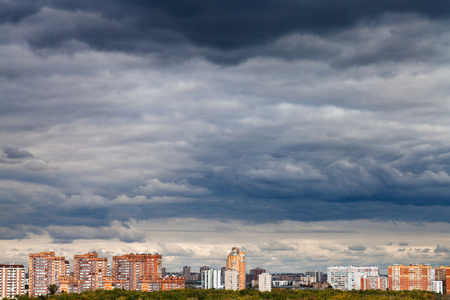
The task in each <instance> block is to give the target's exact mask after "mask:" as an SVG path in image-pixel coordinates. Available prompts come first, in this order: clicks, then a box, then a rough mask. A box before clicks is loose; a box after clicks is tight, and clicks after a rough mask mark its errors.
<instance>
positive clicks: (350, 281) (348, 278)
mask: <svg viewBox="0 0 450 300" xmlns="http://www.w3.org/2000/svg"><path fill="white" fill-rule="evenodd" d="M378 276H379V273H378V267H375V266H370V267H367V266H362V267H355V266H331V267H328V268H327V281H328V283H329V284H330V285H331V286H332V287H333V288H334V289H339V290H343V291H346V290H360V289H361V278H363V277H378Z"/></svg>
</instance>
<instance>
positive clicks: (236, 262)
mask: <svg viewBox="0 0 450 300" xmlns="http://www.w3.org/2000/svg"><path fill="white" fill-rule="evenodd" d="M227 270H235V271H237V272H238V289H239V290H242V289H245V251H243V250H239V249H238V248H236V247H233V248H232V249H231V252H230V254H228V259H227ZM225 273H226V272H225ZM225 277H226V274H225ZM225 283H226V279H225Z"/></svg>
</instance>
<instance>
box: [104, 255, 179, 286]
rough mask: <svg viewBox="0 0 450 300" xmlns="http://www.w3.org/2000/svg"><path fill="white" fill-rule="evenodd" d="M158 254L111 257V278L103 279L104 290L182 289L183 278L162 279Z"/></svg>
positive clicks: (160, 261) (170, 277)
mask: <svg viewBox="0 0 450 300" xmlns="http://www.w3.org/2000/svg"><path fill="white" fill-rule="evenodd" d="M161 264H162V256H161V255H159V254H125V255H122V256H113V263H112V276H111V277H104V278H103V282H104V289H105V290H112V289H115V288H123V289H128V290H138V291H161V290H171V289H184V286H185V283H184V277H175V276H166V277H162V266H161Z"/></svg>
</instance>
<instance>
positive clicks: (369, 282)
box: [361, 276, 389, 291]
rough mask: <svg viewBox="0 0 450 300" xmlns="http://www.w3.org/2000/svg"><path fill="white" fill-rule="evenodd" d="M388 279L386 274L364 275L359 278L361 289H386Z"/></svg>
mask: <svg viewBox="0 0 450 300" xmlns="http://www.w3.org/2000/svg"><path fill="white" fill-rule="evenodd" d="M388 287H389V280H388V277H386V276H364V277H362V278H361V290H383V291H385V290H387V289H388Z"/></svg>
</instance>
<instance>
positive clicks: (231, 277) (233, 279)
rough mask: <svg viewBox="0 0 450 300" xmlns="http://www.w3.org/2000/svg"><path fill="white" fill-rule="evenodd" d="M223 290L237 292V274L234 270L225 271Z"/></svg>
mask: <svg viewBox="0 0 450 300" xmlns="http://www.w3.org/2000/svg"><path fill="white" fill-rule="evenodd" d="M225 289H226V290H233V291H237V290H238V289H239V272H238V271H236V270H226V271H225Z"/></svg>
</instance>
